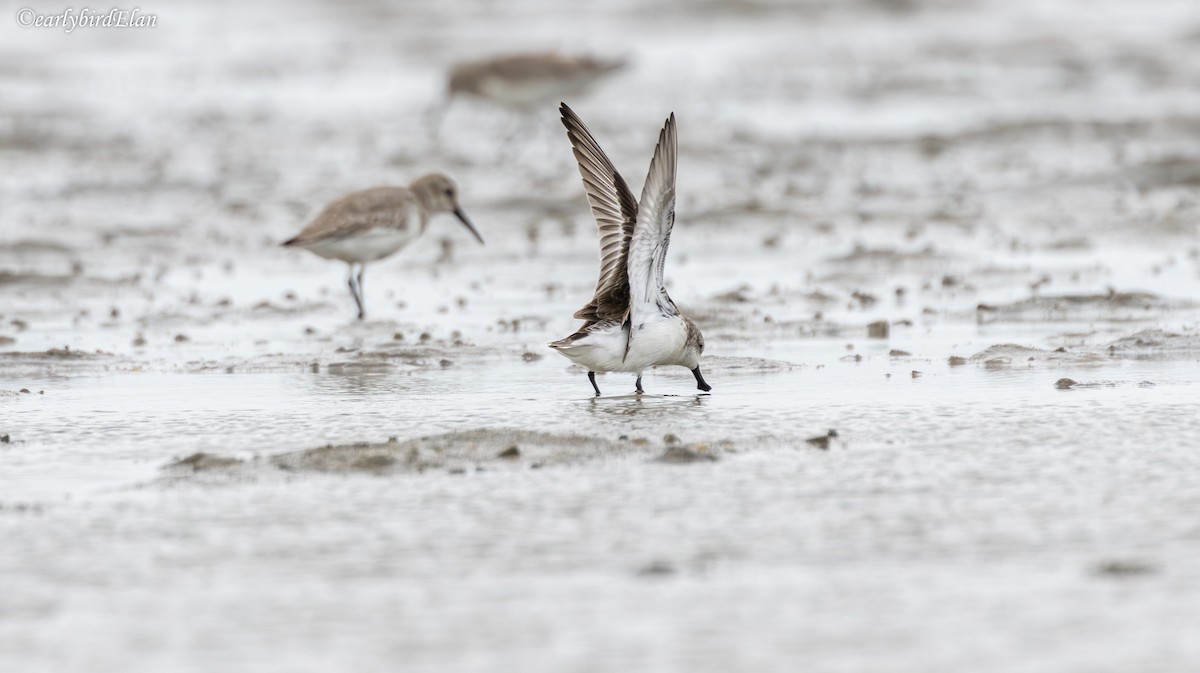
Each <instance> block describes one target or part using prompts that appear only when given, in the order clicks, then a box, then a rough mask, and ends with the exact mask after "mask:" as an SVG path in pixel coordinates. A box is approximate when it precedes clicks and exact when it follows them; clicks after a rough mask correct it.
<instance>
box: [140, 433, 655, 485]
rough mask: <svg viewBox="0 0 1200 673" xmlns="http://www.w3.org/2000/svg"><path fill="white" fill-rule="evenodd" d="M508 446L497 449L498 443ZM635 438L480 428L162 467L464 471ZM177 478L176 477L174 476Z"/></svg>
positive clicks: (575, 457) (247, 471)
mask: <svg viewBox="0 0 1200 673" xmlns="http://www.w3.org/2000/svg"><path fill="white" fill-rule="evenodd" d="M498 446H499V447H507V448H505V449H503V450H500V451H497V447H498ZM637 446H638V445H637V443H636V442H632V443H631V442H617V441H609V440H603V439H597V438H592V437H584V436H579V435H562V434H551V433H545V432H535V431H528V430H510V429H478V430H468V431H464V432H451V433H446V434H440V435H430V436H426V437H418V438H415V439H410V440H406V441H397V440H396V439H395V438H390V439H389V440H388V441H386V442H374V443H372V442H356V443H352V444H327V445H325V446H322V447H318V448H314V449H305V450H301V451H290V452H286V453H278V454H275V455H270V456H267V457H264V458H262V459H261V460H260V459H255V460H253V461H245V460H240V459H237V458H229V457H222V456H215V455H212V454H207V453H197V454H193V455H191V456H188V457H187V458H184V459H183V460H180V461H176V462H174V463H171V464H169V465H167V466H165V467H164V470H166V471H167V472H168V474H170V476H172V477H175V478H178V477H188V476H192V475H195V476H197V477H203V476H205V475H221V476H222V480H221V481H222V483H227V482H229V481H230V477H233V478H234V480H235V481H236V479H237V478H243V479H246V480H253V479H258V478H262V477H269V476H271V475H279V474H280V473H290V474H298V473H314V474H318V473H319V474H343V475H348V474H366V475H373V476H388V475H399V474H419V473H424V472H428V471H435V472H441V473H448V474H468V473H472V472H479V471H482V470H484V469H485V468H484V467H483V466H485V465H487V466H489V467H488V468H487V469H489V470H490V469H493V466H494V467H495V468H499V467H500V466H502V465H505V464H514V465H515V464H516V463H517V462H518V461H517V459H518V458H520V459H522V460H523V461H524V460H528V461H530V463H531V467H533V466H535V467H545V466H550V465H563V464H575V463H582V462H587V461H590V460H596V459H600V458H605V457H611V456H618V455H626V454H635V453H642V452H644V448H643V449H642V450H640V451H639V450H638V448H635V447H637ZM176 480H177V479H176Z"/></svg>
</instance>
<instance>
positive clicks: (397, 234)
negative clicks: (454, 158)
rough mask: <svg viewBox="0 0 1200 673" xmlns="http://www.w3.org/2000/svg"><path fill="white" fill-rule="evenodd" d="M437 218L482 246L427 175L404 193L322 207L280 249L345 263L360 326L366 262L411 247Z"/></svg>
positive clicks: (451, 189)
mask: <svg viewBox="0 0 1200 673" xmlns="http://www.w3.org/2000/svg"><path fill="white" fill-rule="evenodd" d="M438 213H453V214H454V216H455V217H457V218H458V219H459V220H461V221H462V223H463V226H465V227H466V228H467V230H468V231H470V232H471V234H472V235H474V236H475V238H476V240H478V241H479V242H480V243H481V244H482V243H483V237H482V236H480V235H479V232H478V231H476V230H475V226H474V225H472V224H471V221H470V220H468V219H467V216H466V215H465V214H463V211H462V208H460V207H459V205H458V187H456V186H455V184H454V181H453V180H451V179H450V178H449V177H447V176H445V175H443V174H441V173H430V174H429V175H425V176H422V177H420V178H417V179H416V180H415V181H413V183H412V184H411V185H409V186H407V187H373V188H371V189H364V190H362V191H359V192H352V193H350V194H347V195H345V196H343V197H342V198H340V199H338V200H337V201H334V202H333V203H331V204H329V205H328V206H326V207H325V209H324V210H322V211H321V214H320V215H317V218H316V219H315V220H313V221H312V224H309V225H308V226H307V227H305V228H304V230H303V231H301V232H300V233H299V234H297V235H296V236H295V237H293V238H291V239H289V240H288V241H285V242H284V243H283V245H285V246H287V247H296V248H304V249H305V250H308V251H309V252H312V253H314V254H316V255H320V256H321V257H324V258H326V259H340V260H341V261H343V262H345V263H346V264H347V265H348V266H349V267H350V278H349V281H348V285H349V286H350V294H351V295H353V297H354V303H355V304H357V305H358V319H359V320H362V319H364V318H365V317H366V314H367V312H366V308H365V306H364V304H363V272H364V271H365V270H366V266H367V262H374V261H378V260H381V259H383V258H384V257H387V256H388V255H391V254H392V253H394V252H396V251H397V250H400V249H401V248H403V247H405V246H406V245H408V244H409V243H412V242H413V241H414V240H416V238H417V237H418V236H420V235H421V234H423V233H425V228H426V227H427V226H428V224H429V219H430V218H431V217H432V216H434V215H436V214H438ZM356 264H357V265H358V273H357V274H355V273H354V265H356Z"/></svg>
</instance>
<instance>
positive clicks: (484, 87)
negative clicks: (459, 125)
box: [446, 52, 625, 112]
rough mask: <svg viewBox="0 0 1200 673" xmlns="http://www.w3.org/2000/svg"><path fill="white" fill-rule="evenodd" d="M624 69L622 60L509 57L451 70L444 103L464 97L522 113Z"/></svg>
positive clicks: (539, 56)
mask: <svg viewBox="0 0 1200 673" xmlns="http://www.w3.org/2000/svg"><path fill="white" fill-rule="evenodd" d="M623 67H625V62H624V61H622V60H605V59H600V58H595V57H591V56H567V55H564V54H556V53H554V52H549V53H541V54H512V55H508V56H497V57H494V58H490V59H485V60H482V61H473V62H470V63H460V64H458V65H456V66H454V67H453V68H452V69H451V70H450V76H449V78H448V80H447V83H446V101H447V103H448V102H449V101H450V100H452V99H453V97H454V96H456V95H460V94H463V95H469V96H474V97H476V98H482V99H484V100H488V101H491V102H493V103H495V104H497V105H501V106H503V107H507V108H509V109H511V110H516V111H521V112H524V111H529V110H531V109H533V108H535V107H537V106H540V105H546V104H548V103H551V102H553V101H555V100H562V99H563V98H566V97H568V96H572V95H577V94H579V93H582V92H583V91H585V90H586V89H587V88H588V87H589V86H591V85H592V84H593V83H595V82H596V81H598V80H600V79H602V78H604V77H606V76H608V75H610V74H612V73H614V72H616V71H618V70H620V69H621V68H623Z"/></svg>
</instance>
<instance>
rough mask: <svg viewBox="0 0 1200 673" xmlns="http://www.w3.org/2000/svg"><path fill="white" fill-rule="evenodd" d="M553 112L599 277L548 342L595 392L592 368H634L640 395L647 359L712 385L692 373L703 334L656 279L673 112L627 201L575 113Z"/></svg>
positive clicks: (669, 209)
mask: <svg viewBox="0 0 1200 673" xmlns="http://www.w3.org/2000/svg"><path fill="white" fill-rule="evenodd" d="M559 111H560V112H561V113H562V123H563V125H564V126H566V127H567V137H568V138H569V139H570V141H571V147H572V149H573V150H574V153H575V159H576V161H577V162H578V163H579V174H580V175H581V176H582V177H583V187H584V191H585V192H586V193H587V198H588V203H589V204H590V205H591V207H592V214H593V215H594V216H595V218H596V226H597V228H598V229H599V233H600V279H599V280H598V281H597V282H596V292H595V294H594V295H593V296H592V300H591V301H589V302H588V303H587V305H586V306H584V307H583V308H581V309H579V310H578V311H576V312H575V317H576V318H580V319H582V320H584V321H585V322H584V324H583V326H582V327H580V328H579V330H578V331H577V332H575V333H574V334H572V335H571V336H569V337H566V338H565V339H559V340H558V341H555V342H552V343H551V344H550V347H551V348H553V349H554V350H556V351H558V352H559V353H562V354H563V356H565V357H566V358H567V359H568V360H570V361H571V362H574V363H576V364H578V365H581V366H583V367H586V368H587V370H588V380H589V381H591V384H592V389H594V390H595V391H596V396H597V397H599V395H600V386H598V385H596V372H630V373H634V374H637V382H636V383H635V384H634V386H635V392H637V393H638V394H641V393H642V392H644V391H643V390H642V372H643V371H645V370H646V369H647V368H649V367H653V366H655V365H679V366H681V367H687V368H688V369H690V370H691V371H692V374H693V375H694V376H695V377H696V387H697V388H698V389H700V390H703V391H705V392H708V391H709V390H712V387H711V386H709V385H708V383H707V382H705V380H704V376H702V375H701V373H700V355H701V353H703V352H704V335H702V334H701V333H700V329H699V328H698V327H696V324H695V323H693V322H692V321H691V320H690V319H688V317H687V316H685V315H683V314H682V313H680V312H679V309H678V308H677V307H676V306H675V302H674V301H672V300H671V297H670V295H668V294H667V289H666V286H665V285H663V265H664V264H665V262H666V259H667V246H668V245H669V244H670V242H671V228H672V227H673V226H674V225H675V168H676V165H677V163H678V162H677V156H678V141H677V139H676V135H675V113H671V116H670V117H669V118H667V122H666V124H665V125H664V126H663V129H662V132H661V133H659V136H658V145H657V146H656V147H655V148H654V158H653V159H651V161H650V172H649V173H648V174H647V176H646V184H645V186H643V187H642V197H641V199H639V200H636V201H635V200H634V198H633V192H631V191H630V190H629V186H628V185H627V184H626V183H625V180H624V178H622V177H621V174H620V173H618V172H617V169H616V168H615V167H614V166H613V163H612V161H610V160H609V158H608V156H607V155H605V154H604V150H602V149H600V144H599V143H597V142H596V139H595V138H594V137H593V136H592V133H591V131H589V130H588V128H587V126H585V125H584V123H583V120H581V119H580V118H579V116H578V115H576V114H575V112H574V111H573V110H571V108H569V107H567V104H566V103H562V104H561V107H560V108H559Z"/></svg>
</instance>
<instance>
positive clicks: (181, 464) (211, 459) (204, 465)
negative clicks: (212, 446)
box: [164, 452, 244, 472]
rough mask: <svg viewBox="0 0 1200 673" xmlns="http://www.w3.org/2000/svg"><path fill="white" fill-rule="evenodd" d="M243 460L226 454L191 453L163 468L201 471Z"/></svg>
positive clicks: (222, 467) (239, 463)
mask: <svg viewBox="0 0 1200 673" xmlns="http://www.w3.org/2000/svg"><path fill="white" fill-rule="evenodd" d="M243 462H244V461H242V460H240V459H238V458H229V457H227V456H217V455H214V454H211V453H203V452H200V453H193V454H192V455H190V456H188V457H187V458H183V459H180V460H177V461H175V462H174V463H171V464H169V465H167V466H165V468H164V469H167V470H189V471H191V472H201V471H204V470H221V469H226V468H230V467H233V466H235V465H241V464H242V463H243Z"/></svg>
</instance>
